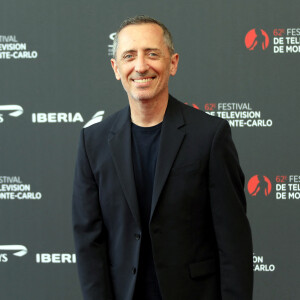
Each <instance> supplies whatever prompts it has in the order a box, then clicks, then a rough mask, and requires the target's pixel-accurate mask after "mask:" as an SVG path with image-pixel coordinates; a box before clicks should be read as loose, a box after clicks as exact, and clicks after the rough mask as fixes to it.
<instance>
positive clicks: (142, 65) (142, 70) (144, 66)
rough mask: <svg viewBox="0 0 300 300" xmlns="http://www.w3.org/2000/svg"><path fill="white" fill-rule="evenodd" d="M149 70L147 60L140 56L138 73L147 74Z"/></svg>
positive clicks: (136, 69)
mask: <svg viewBox="0 0 300 300" xmlns="http://www.w3.org/2000/svg"><path fill="white" fill-rule="evenodd" d="M148 69H149V66H148V64H147V61H146V58H145V57H144V56H143V55H138V57H137V59H136V64H135V71H136V72H138V73H141V74H143V73H145V72H147V71H148Z"/></svg>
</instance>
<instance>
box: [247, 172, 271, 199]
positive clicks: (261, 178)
mask: <svg viewBox="0 0 300 300" xmlns="http://www.w3.org/2000/svg"><path fill="white" fill-rule="evenodd" d="M247 187H248V192H249V194H250V195H251V196H253V197H254V196H257V195H258V194H259V195H264V196H265V197H268V196H269V195H270V193H271V190H272V184H271V181H270V179H269V178H268V177H267V176H265V175H254V176H252V177H251V178H250V180H249V181H248V186H247Z"/></svg>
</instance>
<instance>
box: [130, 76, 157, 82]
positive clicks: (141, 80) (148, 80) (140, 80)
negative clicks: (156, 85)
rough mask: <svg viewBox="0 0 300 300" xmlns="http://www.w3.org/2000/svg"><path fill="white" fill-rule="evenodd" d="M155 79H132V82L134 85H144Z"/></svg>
mask: <svg viewBox="0 0 300 300" xmlns="http://www.w3.org/2000/svg"><path fill="white" fill-rule="evenodd" d="M154 78H155V77H147V78H140V79H132V81H133V82H136V83H146V82H150V81H152V80H153V79H154Z"/></svg>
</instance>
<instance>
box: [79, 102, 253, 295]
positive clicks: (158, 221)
mask: <svg viewBox="0 0 300 300" xmlns="http://www.w3.org/2000/svg"><path fill="white" fill-rule="evenodd" d="M243 186H244V175H243V173H242V171H241V168H240V166H239V161H238V156H237V152H236V149H235V147H234V144H233V142H232V139H231V134H230V127H229V125H228V123H227V122H226V121H225V120H222V119H220V118H217V117H212V116H209V115H208V114H205V113H204V112H201V111H199V110H196V109H194V108H191V107H189V106H187V105H184V104H183V103H181V102H179V101H177V100H175V99H174V98H173V97H171V96H170V97H169V102H168V106H167V110H166V114H165V117H164V120H163V126H162V131H161V142H160V149H159V153H158V159H157V166H156V174H155V179H154V190H153V199H152V208H151V217H150V223H149V224H150V226H149V228H150V229H149V230H150V236H151V240H152V248H153V257H154V263H155V268H156V273H157V277H158V282H159V286H160V290H161V294H162V298H163V300H221V299H222V300H250V299H252V284H253V266H252V253H253V252H252V239H251V232H250V227H249V223H248V220H247V217H246V214H245V211H246V201H245V195H244V190H243ZM73 227H74V236H75V248H76V254H77V263H78V270H79V277H80V282H81V287H82V291H83V295H84V299H86V300H112V299H114V300H131V299H132V296H133V292H134V287H135V280H136V274H137V272H138V261H139V249H140V243H141V239H143V235H142V232H141V220H140V216H139V209H138V202H137V196H136V189H135V182H134V175H133V167H132V158H131V120H130V109H129V107H127V108H125V109H123V110H121V111H119V112H118V113H116V114H114V115H112V116H110V117H109V118H107V119H105V120H104V121H103V122H101V123H98V124H94V125H92V126H90V127H88V128H85V129H83V130H82V132H81V136H80V142H79V152H78V160H77V165H76V171H75V180H74V193H73ZM141 300H142V299H141Z"/></svg>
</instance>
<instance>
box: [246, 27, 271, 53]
mask: <svg viewBox="0 0 300 300" xmlns="http://www.w3.org/2000/svg"><path fill="white" fill-rule="evenodd" d="M269 42H270V39H269V36H268V34H267V33H266V32H265V31H264V30H263V29H255V28H253V29H251V30H250V31H249V32H248V33H247V34H246V36H245V45H246V47H247V49H248V50H250V51H252V50H254V49H256V50H266V49H267V48H268V46H269Z"/></svg>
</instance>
